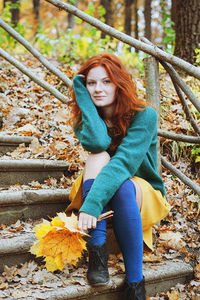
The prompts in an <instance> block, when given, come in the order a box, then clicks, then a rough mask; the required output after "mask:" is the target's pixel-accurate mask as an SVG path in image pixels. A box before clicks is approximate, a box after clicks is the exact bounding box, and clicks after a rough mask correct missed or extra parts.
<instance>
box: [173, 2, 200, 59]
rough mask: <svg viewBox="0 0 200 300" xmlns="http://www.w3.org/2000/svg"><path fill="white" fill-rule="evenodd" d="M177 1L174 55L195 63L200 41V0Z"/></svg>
mask: <svg viewBox="0 0 200 300" xmlns="http://www.w3.org/2000/svg"><path fill="white" fill-rule="evenodd" d="M173 1H174V0H173ZM176 3H177V5H176V15H177V17H176V18H175V33H176V39H175V50H174V55H176V56H178V57H180V58H182V59H184V60H186V61H188V62H190V63H191V64H194V63H195V57H194V56H195V51H194V50H195V49H196V48H199V43H200V1H199V0H176Z"/></svg>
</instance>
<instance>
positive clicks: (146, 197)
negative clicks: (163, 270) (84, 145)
mask: <svg viewBox="0 0 200 300" xmlns="http://www.w3.org/2000/svg"><path fill="white" fill-rule="evenodd" d="M131 179H133V180H134V182H135V183H136V185H138V186H139V187H140V190H141V197H142V206H141V218H142V227H143V240H144V242H145V244H146V245H147V246H148V247H149V248H150V249H152V248H153V245H152V244H153V243H152V226H153V225H155V224H157V223H158V222H159V221H160V220H162V219H163V218H165V217H166V216H167V215H168V213H169V211H170V209H171V206H170V204H169V203H168V202H167V200H166V198H165V197H164V196H162V194H161V192H160V191H159V190H155V189H154V188H153V187H152V186H151V185H150V184H149V183H148V182H147V181H146V180H144V179H142V178H139V177H136V176H134V177H133V178H131ZM82 184H83V173H81V175H80V176H79V177H78V178H77V179H76V180H75V182H74V183H73V185H72V188H71V192H70V195H69V200H70V202H71V203H70V204H69V206H68V207H67V209H66V213H67V215H69V214H70V213H71V212H72V211H73V210H79V209H80V207H81V205H82ZM136 193H137V189H136Z"/></svg>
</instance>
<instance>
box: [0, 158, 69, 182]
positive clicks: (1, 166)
mask: <svg viewBox="0 0 200 300" xmlns="http://www.w3.org/2000/svg"><path fill="white" fill-rule="evenodd" d="M68 166H69V164H68V162H66V161H62V160H56V161H55V160H46V159H21V160H10V159H9V160H7V159H2V160H0V187H5V186H10V185H13V184H28V183H29V182H31V181H33V180H37V181H39V182H44V180H45V179H48V177H49V176H51V177H54V178H56V179H58V178H60V177H62V175H63V174H64V175H66V176H68V175H69V172H68Z"/></svg>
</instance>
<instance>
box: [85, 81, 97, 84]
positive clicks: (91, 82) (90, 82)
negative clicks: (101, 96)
mask: <svg viewBox="0 0 200 300" xmlns="http://www.w3.org/2000/svg"><path fill="white" fill-rule="evenodd" d="M87 84H88V85H94V84H95V82H94V81H88V82H87Z"/></svg>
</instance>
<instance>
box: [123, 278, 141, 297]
mask: <svg viewBox="0 0 200 300" xmlns="http://www.w3.org/2000/svg"><path fill="white" fill-rule="evenodd" d="M144 284H145V281H144V279H143V280H141V281H140V282H137V283H129V282H127V281H126V282H125V285H124V289H123V300H146V291H145V285H144Z"/></svg>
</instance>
